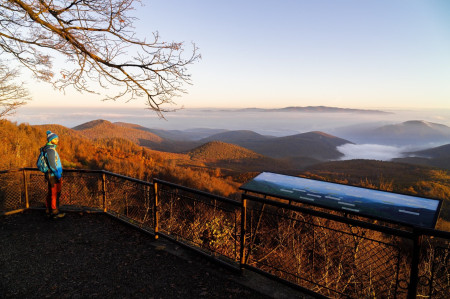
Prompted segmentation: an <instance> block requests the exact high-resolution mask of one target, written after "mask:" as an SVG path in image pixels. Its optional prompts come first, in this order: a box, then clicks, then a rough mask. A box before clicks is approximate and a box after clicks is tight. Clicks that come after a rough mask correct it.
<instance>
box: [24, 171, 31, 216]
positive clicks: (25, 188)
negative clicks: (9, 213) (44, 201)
mask: <svg viewBox="0 0 450 299" xmlns="http://www.w3.org/2000/svg"><path fill="white" fill-rule="evenodd" d="M23 185H24V190H25V209H28V208H29V207H30V201H29V198H28V178H27V174H26V172H25V170H23Z"/></svg>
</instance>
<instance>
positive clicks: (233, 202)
mask: <svg viewBox="0 0 450 299" xmlns="http://www.w3.org/2000/svg"><path fill="white" fill-rule="evenodd" d="M153 182H157V183H160V184H163V185H167V186H170V187H174V188H177V189H181V190H184V191H189V192H192V193H195V194H198V195H203V196H207V197H212V198H214V199H217V200H220V201H223V202H226V203H230V204H232V205H235V206H239V207H240V206H241V205H242V203H241V202H240V201H237V200H234V199H230V198H226V197H223V196H219V195H215V194H212V193H208V192H205V191H200V190H196V189H192V188H189V187H185V186H181V185H178V184H174V183H170V182H167V181H163V180H160V179H153Z"/></svg>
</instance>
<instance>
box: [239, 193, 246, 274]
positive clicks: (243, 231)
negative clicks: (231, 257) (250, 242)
mask: <svg viewBox="0 0 450 299" xmlns="http://www.w3.org/2000/svg"><path fill="white" fill-rule="evenodd" d="M241 199H242V200H241V201H242V209H241V252H240V258H241V260H240V268H241V270H242V269H243V268H244V265H245V235H246V234H247V199H246V198H245V197H242V195H241Z"/></svg>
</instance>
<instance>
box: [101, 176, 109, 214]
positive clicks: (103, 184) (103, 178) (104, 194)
mask: <svg viewBox="0 0 450 299" xmlns="http://www.w3.org/2000/svg"><path fill="white" fill-rule="evenodd" d="M102 194H103V212H105V213H106V212H107V211H108V204H107V202H106V175H105V173H102Z"/></svg>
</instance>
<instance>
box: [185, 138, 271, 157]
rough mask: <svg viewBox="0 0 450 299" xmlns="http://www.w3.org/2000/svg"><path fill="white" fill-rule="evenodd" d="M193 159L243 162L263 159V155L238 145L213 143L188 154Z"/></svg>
mask: <svg viewBox="0 0 450 299" xmlns="http://www.w3.org/2000/svg"><path fill="white" fill-rule="evenodd" d="M188 155H189V156H190V157H191V159H197V160H242V159H261V158H263V156H262V155H260V154H257V153H255V152H253V151H251V150H248V149H246V148H243V147H240V146H238V145H234V144H230V143H225V142H221V141H211V142H208V143H205V144H203V145H201V146H199V147H196V148H195V149H193V150H191V151H189V152H188Z"/></svg>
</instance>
